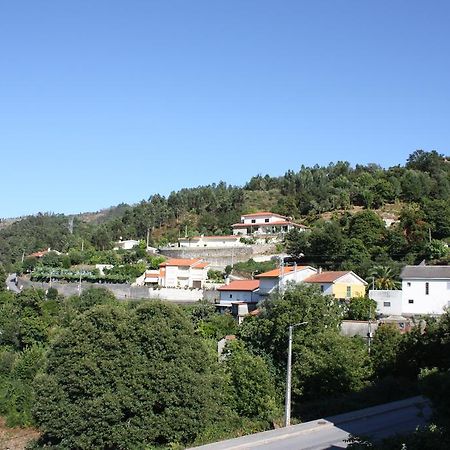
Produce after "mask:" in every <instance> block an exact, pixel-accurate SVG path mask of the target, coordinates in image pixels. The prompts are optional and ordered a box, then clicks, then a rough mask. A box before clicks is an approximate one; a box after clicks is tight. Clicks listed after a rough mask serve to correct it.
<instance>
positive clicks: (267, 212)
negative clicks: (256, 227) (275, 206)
mask: <svg viewBox="0 0 450 450" xmlns="http://www.w3.org/2000/svg"><path fill="white" fill-rule="evenodd" d="M258 216H277V217H283V218H284V219H287V217H286V216H282V215H281V214H277V213H273V212H270V211H259V212H256V213H252V214H242V217H258Z"/></svg>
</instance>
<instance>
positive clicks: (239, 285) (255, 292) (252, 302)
mask: <svg viewBox="0 0 450 450" xmlns="http://www.w3.org/2000/svg"><path fill="white" fill-rule="evenodd" d="M218 291H219V293H220V301H219V303H216V307H217V308H218V310H219V311H220V312H222V313H223V312H227V311H228V312H230V313H231V314H232V315H233V316H234V317H236V318H237V319H238V321H239V323H241V322H242V321H243V320H244V317H245V316H247V315H248V314H249V313H251V312H252V311H254V310H255V309H256V306H257V304H258V302H259V301H260V299H261V298H260V295H259V281H258V280H235V281H232V282H231V283H228V284H225V285H223V286H221V287H220V288H219V289H218Z"/></svg>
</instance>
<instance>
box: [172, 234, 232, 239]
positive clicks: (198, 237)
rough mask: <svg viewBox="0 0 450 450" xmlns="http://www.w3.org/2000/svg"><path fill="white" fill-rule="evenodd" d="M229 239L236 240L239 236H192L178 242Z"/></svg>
mask: <svg viewBox="0 0 450 450" xmlns="http://www.w3.org/2000/svg"><path fill="white" fill-rule="evenodd" d="M229 238H233V239H238V238H239V236H236V235H235V234H228V235H226V236H193V237H191V238H185V237H184V238H180V239H179V240H183V239H229Z"/></svg>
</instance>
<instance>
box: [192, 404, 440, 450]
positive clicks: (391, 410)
mask: <svg viewBox="0 0 450 450" xmlns="http://www.w3.org/2000/svg"><path fill="white" fill-rule="evenodd" d="M430 415H431V409H430V407H429V404H428V402H427V401H426V400H425V399H424V398H423V397H412V398H410V399H406V400H401V401H399V402H392V403H386V404H384V405H379V406H375V407H372V408H366V409H363V410H359V411H354V412H351V413H346V414H341V415H339V416H334V417H328V418H325V419H318V420H315V421H312V422H307V423H304V424H300V425H293V426H291V427H288V428H281V429H278V430H271V431H265V432H263V433H257V434H253V435H249V436H244V437H242V438H237V439H230V440H228V441H222V442H217V443H215V444H208V445H204V446H201V447H196V449H197V450H200V449H201V450H238V449H239V450H245V449H263V450H320V449H335V450H337V449H342V448H346V447H347V443H346V442H345V441H346V440H347V439H348V438H349V436H350V435H354V436H358V435H359V436H368V437H371V438H373V439H383V438H385V437H388V436H393V435H395V434H403V433H407V432H412V431H414V430H415V428H416V427H417V426H423V425H425V424H426V422H427V420H428V419H429V417H430Z"/></svg>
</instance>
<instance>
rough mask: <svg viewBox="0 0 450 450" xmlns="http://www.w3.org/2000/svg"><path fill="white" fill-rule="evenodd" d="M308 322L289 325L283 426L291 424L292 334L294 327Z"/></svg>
mask: <svg viewBox="0 0 450 450" xmlns="http://www.w3.org/2000/svg"><path fill="white" fill-rule="evenodd" d="M307 323H308V322H300V323H296V324H294V325H289V343H288V360H287V373H286V404H285V408H284V426H285V427H288V426H289V425H290V424H291V378H292V334H293V331H294V328H296V327H299V326H301V325H306V324H307Z"/></svg>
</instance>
